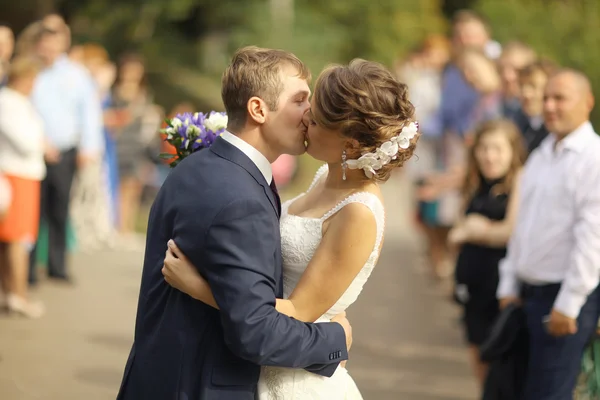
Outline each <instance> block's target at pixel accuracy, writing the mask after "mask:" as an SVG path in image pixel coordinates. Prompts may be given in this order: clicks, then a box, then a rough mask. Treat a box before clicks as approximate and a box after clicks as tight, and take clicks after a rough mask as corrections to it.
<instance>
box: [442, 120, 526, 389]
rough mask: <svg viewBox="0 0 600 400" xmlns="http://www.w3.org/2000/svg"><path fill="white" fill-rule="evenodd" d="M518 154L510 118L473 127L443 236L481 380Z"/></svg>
mask: <svg viewBox="0 0 600 400" xmlns="http://www.w3.org/2000/svg"><path fill="white" fill-rule="evenodd" d="M524 159H525V149H524V144H523V139H522V136H521V133H520V132H519V129H518V128H517V127H516V126H515V125H514V124H513V123H512V122H510V121H508V120H493V121H489V122H486V123H484V124H482V125H481V126H479V128H478V129H477V130H476V132H475V138H474V143H473V146H472V148H471V149H470V153H469V161H468V167H467V176H466V179H465V183H464V186H463V188H462V193H463V198H464V204H465V213H464V217H463V218H462V219H461V221H459V222H458V223H457V224H456V225H455V226H454V228H453V229H452V231H451V232H450V235H449V241H450V242H451V244H453V245H457V246H460V252H459V256H458V259H457V265H456V272H455V279H456V290H455V298H456V299H457V301H458V302H459V303H460V304H461V305H462V306H463V307H464V319H463V320H464V325H465V330H466V337H467V340H468V342H469V344H470V352H471V357H472V359H473V368H474V371H475V375H476V377H477V378H478V380H479V381H480V383H481V384H482V385H483V382H484V379H485V376H486V372H487V368H486V366H485V365H483V364H482V363H481V361H480V360H479V347H480V346H481V345H482V344H483V342H484V341H485V339H486V337H487V335H488V333H489V330H490V328H491V325H492V324H493V322H494V320H495V318H496V317H497V315H498V313H499V308H498V301H497V300H496V288H497V286H498V263H499V262H500V260H501V259H502V258H504V256H505V254H506V245H507V242H508V239H509V237H510V233H511V231H512V228H513V223H514V221H515V217H516V213H517V204H516V201H517V197H518V195H517V190H518V181H519V174H520V170H521V167H522V165H523V162H524Z"/></svg>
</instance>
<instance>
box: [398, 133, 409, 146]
mask: <svg viewBox="0 0 600 400" xmlns="http://www.w3.org/2000/svg"><path fill="white" fill-rule="evenodd" d="M396 143H398V147H400V148H401V149H408V148H409V147H410V139H408V138H406V137H403V136H398V137H397V138H396Z"/></svg>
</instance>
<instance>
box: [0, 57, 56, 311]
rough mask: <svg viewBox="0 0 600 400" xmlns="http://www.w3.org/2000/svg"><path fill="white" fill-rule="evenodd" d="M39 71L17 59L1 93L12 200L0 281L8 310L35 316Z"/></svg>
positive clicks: (1, 229) (0, 225) (0, 149)
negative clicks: (32, 269) (32, 270)
mask: <svg viewBox="0 0 600 400" xmlns="http://www.w3.org/2000/svg"><path fill="white" fill-rule="evenodd" d="M42 68H43V66H42V64H41V63H40V62H39V61H38V60H36V59H33V58H29V57H26V58H16V59H15V60H14V61H13V63H12V64H11V66H10V69H9V74H8V83H7V86H6V87H3V88H2V89H0V172H2V174H3V175H4V178H5V180H6V182H8V184H9V186H10V191H11V201H10V204H9V206H8V209H7V210H6V212H5V214H4V217H3V218H2V220H0V280H1V281H2V289H3V292H4V294H5V295H6V305H7V307H8V309H9V311H12V312H15V313H18V314H21V315H23V316H26V317H29V318H37V317H40V316H41V315H42V314H43V312H44V307H43V305H42V304H41V303H39V302H34V301H31V300H30V299H29V298H28V296H27V289H28V282H27V281H28V274H29V252H30V250H31V248H32V246H33V245H34V243H35V242H36V240H37V235H38V228H39V221H40V187H41V181H42V179H43V178H44V176H45V174H46V165H45V163H44V152H45V145H44V142H45V141H44V131H43V125H42V121H41V120H40V118H39V116H38V115H37V113H36V111H35V109H34V108H33V105H32V104H31V102H30V100H29V95H30V93H31V90H32V88H33V85H34V81H35V78H36V76H37V74H38V73H39V71H40V70H41V69H42Z"/></svg>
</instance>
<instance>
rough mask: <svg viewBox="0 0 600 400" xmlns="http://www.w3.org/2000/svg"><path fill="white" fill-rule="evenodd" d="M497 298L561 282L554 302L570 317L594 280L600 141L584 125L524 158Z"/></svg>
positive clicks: (599, 270)
mask: <svg viewBox="0 0 600 400" xmlns="http://www.w3.org/2000/svg"><path fill="white" fill-rule="evenodd" d="M499 268H500V284H499V286H498V291H497V295H498V298H503V297H507V296H518V294H519V285H520V283H521V282H524V283H527V284H530V285H544V284H548V283H561V284H562V285H561V289H560V292H559V294H558V297H557V298H556V301H555V302H554V308H555V309H556V310H558V311H559V312H561V313H563V314H565V315H567V316H569V317H571V318H576V317H577V316H578V315H579V311H580V309H581V307H582V306H583V304H584V303H585V301H586V299H587V296H588V295H589V294H590V293H591V292H592V291H593V290H594V289H595V288H596V286H597V285H598V282H599V278H600V276H599V275H600V137H598V135H596V133H595V132H594V128H593V127H592V125H591V124H590V123H589V122H586V123H585V124H583V125H581V126H580V127H579V128H577V129H576V130H575V131H574V132H572V133H571V134H569V135H568V136H567V137H565V138H564V139H563V140H562V141H560V142H558V143H556V137H555V136H554V135H552V134H551V135H548V137H547V138H546V139H545V140H544V141H543V142H542V144H541V145H540V147H539V148H538V149H536V150H535V151H534V152H533V153H532V154H531V156H530V158H529V160H528V161H527V164H526V165H525V168H524V171H523V176H522V178H521V189H520V195H519V210H518V218H517V222H516V226H515V230H514V232H513V234H512V236H511V238H510V241H509V244H508V252H507V255H506V258H505V259H504V260H502V261H501V263H500V267H499Z"/></svg>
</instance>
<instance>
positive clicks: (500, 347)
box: [481, 304, 529, 400]
mask: <svg viewBox="0 0 600 400" xmlns="http://www.w3.org/2000/svg"><path fill="white" fill-rule="evenodd" d="M528 356H529V335H528V332H527V319H526V316H525V312H524V311H523V309H522V308H521V307H518V306H515V305H514V304H511V305H509V306H507V307H506V308H505V309H504V310H502V312H501V313H500V315H499V316H498V319H497V320H496V322H495V323H494V326H493V327H492V331H491V333H490V336H489V338H488V339H487V340H486V342H485V343H484V344H483V345H482V346H481V360H482V361H484V362H487V363H489V364H490V366H489V370H488V376H487V378H486V381H485V385H484V390H483V397H482V398H483V400H519V399H521V396H522V393H523V390H524V388H525V382H526V377H527V361H528Z"/></svg>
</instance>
